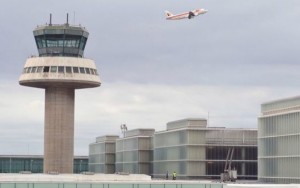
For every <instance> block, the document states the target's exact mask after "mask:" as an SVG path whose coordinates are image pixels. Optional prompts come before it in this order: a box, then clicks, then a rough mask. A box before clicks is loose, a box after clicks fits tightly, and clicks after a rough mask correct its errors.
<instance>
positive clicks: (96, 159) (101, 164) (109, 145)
mask: <svg viewBox="0 0 300 188" xmlns="http://www.w3.org/2000/svg"><path fill="white" fill-rule="evenodd" d="M118 138H119V136H118V135H106V136H100V137H97V138H96V142H95V143H92V144H90V145H89V169H90V171H92V172H95V173H105V174H113V173H115V161H116V139H118Z"/></svg>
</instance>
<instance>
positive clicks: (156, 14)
mask: <svg viewBox="0 0 300 188" xmlns="http://www.w3.org/2000/svg"><path fill="white" fill-rule="evenodd" d="M195 8H205V9H207V10H208V13H207V14H205V15H201V16H198V17H196V18H194V19H191V20H181V21H167V20H165V17H164V10H169V11H171V12H172V13H180V12H184V11H188V10H191V9H195ZM50 13H52V23H55V24H63V23H65V22H66V13H69V22H70V23H71V24H76V25H78V24H81V25H83V26H84V27H86V28H87V30H88V31H89V33H90V36H89V39H88V42H87V46H86V49H85V57H87V58H91V59H93V60H95V63H96V65H97V69H98V72H99V74H100V79H101V81H102V85H101V87H99V88H94V89H84V90H77V91H76V101H75V155H88V144H89V143H92V142H94V141H95V138H96V137H97V136H102V135H105V134H118V135H120V134H121V131H120V124H123V123H125V124H126V125H127V127H128V128H129V129H135V128H155V129H156V130H157V131H161V130H165V127H166V123H167V122H170V121H174V120H178V119H183V118H188V117H193V118H208V114H209V126H222V127H224V126H225V127H239V128H257V117H258V116H259V115H260V104H261V103H264V102H268V101H271V100H275V99H279V98H285V97H292V96H297V95H299V93H300V74H299V70H300V53H299V52H300V24H299V20H300V1H299V0H289V1H284V0H263V1H262V0H248V1H241V0H226V1H220V0H206V1H204V0H203V1H202V0H184V1H183V0H151V1H150V0H148V1H141V0H126V1H121V0H65V1H61V0H51V1H40V0H26V1H19V0H1V6H0V41H1V45H0V52H1V56H0V64H1V74H0V80H1V84H0V148H1V150H0V154H2V155H3V154H43V134H44V132H43V130H44V91H43V90H42V89H35V88H28V87H23V86H20V85H19V84H18V79H19V76H20V74H21V71H22V69H23V67H24V64H25V61H26V59H27V58H28V57H29V56H30V55H37V49H36V46H35V42H34V38H33V34H32V31H33V29H35V27H36V26H37V25H42V24H45V23H49V14H50Z"/></svg>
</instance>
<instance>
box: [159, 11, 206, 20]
mask: <svg viewBox="0 0 300 188" xmlns="http://www.w3.org/2000/svg"><path fill="white" fill-rule="evenodd" d="M207 11H208V10H205V9H196V10H192V11H189V12H184V13H181V14H175V15H174V14H172V13H171V12H169V11H167V10H166V11H165V14H166V19H167V20H180V19H186V18H188V19H191V18H194V17H195V16H199V15H200V14H205V13H207Z"/></svg>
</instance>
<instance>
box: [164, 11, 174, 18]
mask: <svg viewBox="0 0 300 188" xmlns="http://www.w3.org/2000/svg"><path fill="white" fill-rule="evenodd" d="M165 15H166V17H170V16H173V14H172V13H171V12H170V11H167V10H165Z"/></svg>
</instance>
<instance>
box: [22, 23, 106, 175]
mask: <svg viewBox="0 0 300 188" xmlns="http://www.w3.org/2000/svg"><path fill="white" fill-rule="evenodd" d="M33 34H34V37H35V42H36V45H37V49H38V52H39V57H31V58H28V59H27V61H26V63H25V66H24V69H23V72H22V75H21V76H20V79H19V84H20V85H23V86H29V87H36V88H43V89H45V121H44V123H45V129H44V173H48V172H58V173H73V155H74V99H75V89H83V88H93V87H99V86H100V84H101V83H100V78H99V75H98V71H97V68H96V65H95V63H94V61H93V60H91V59H86V58H83V53H84V48H85V45H86V42H87V39H88V35H89V33H88V31H87V30H86V29H85V28H83V27H81V26H71V25H69V24H68V23H66V24H61V25H53V24H51V21H50V24H48V25H44V26H38V27H37V28H36V29H35V30H34V31H33Z"/></svg>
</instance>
